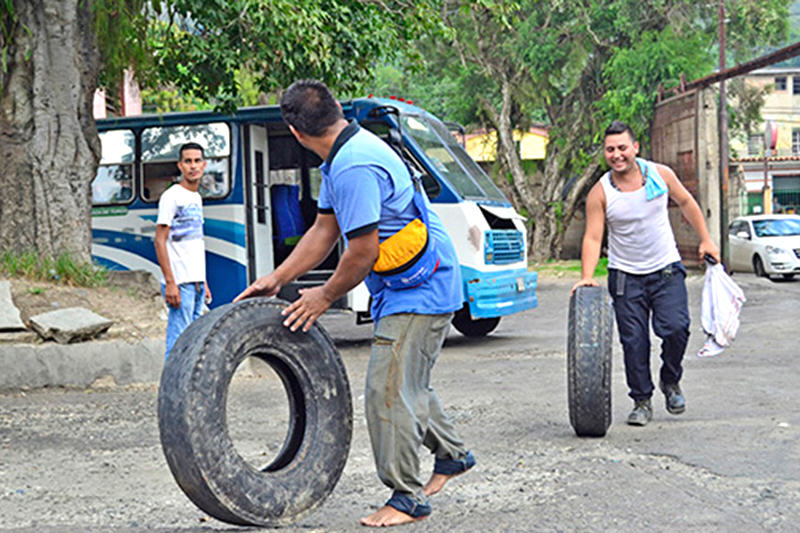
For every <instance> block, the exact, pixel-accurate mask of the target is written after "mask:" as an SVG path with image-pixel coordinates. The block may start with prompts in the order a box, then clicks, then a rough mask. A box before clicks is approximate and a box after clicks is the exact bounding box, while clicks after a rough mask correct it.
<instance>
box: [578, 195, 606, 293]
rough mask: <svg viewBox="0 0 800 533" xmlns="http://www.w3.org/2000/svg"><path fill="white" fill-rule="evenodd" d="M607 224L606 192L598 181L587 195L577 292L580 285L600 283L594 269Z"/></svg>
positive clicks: (594, 285) (593, 285)
mask: <svg viewBox="0 0 800 533" xmlns="http://www.w3.org/2000/svg"><path fill="white" fill-rule="evenodd" d="M605 224H606V210H605V193H604V192H603V186H602V185H601V184H600V182H597V183H596V184H595V185H594V187H592V190H591V191H589V195H588V196H587V197H586V230H585V231H584V233H583V245H582V247H581V279H580V281H578V282H577V283H575V285H573V287H572V292H575V289H577V288H578V287H580V286H584V285H585V286H592V287H596V286H597V285H598V283H597V280H595V279H594V269H595V268H596V267H597V261H598V260H599V259H600V248H601V246H602V244H603V230H604V229H605Z"/></svg>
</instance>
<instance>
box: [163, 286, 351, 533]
mask: <svg viewBox="0 0 800 533" xmlns="http://www.w3.org/2000/svg"><path fill="white" fill-rule="evenodd" d="M284 307H285V302H281V301H279V300H268V299H265V298H256V299H250V300H245V301H242V302H238V303H236V304H228V305H224V306H222V307H219V308H217V309H214V310H213V311H211V312H210V313H208V314H207V315H205V316H203V317H201V318H200V319H198V320H196V321H195V322H193V323H192V324H191V325H190V326H189V327H188V328H187V329H186V330H185V331H184V332H183V334H182V335H181V336H180V337H179V338H178V341H177V342H176V343H175V346H174V347H173V349H172V351H171V353H170V356H169V359H168V360H167V362H166V363H165V366H164V370H163V373H162V375H161V385H160V388H159V392H158V422H159V430H160V433H161V445H162V447H163V449H164V455H165V456H166V458H167V463H168V464H169V467H170V470H171V471H172V474H173V476H174V477H175V480H176V481H177V482H178V485H179V486H180V487H181V489H183V491H184V492H185V493H186V495H187V496H188V497H189V499H191V500H192V501H193V502H194V503H195V504H196V505H197V506H198V507H199V508H200V509H202V510H203V511H205V512H206V513H208V514H209V515H211V516H213V517H215V518H218V519H219V520H223V521H225V522H230V523H232V524H240V525H259V526H282V525H286V524H289V523H292V522H294V521H296V520H298V519H299V518H301V517H303V516H305V515H307V514H308V513H310V512H311V511H312V510H313V509H314V508H315V507H317V506H318V505H319V504H320V503H322V501H323V500H324V499H325V498H326V497H327V496H328V494H330V492H331V491H332V490H333V488H334V486H335V485H336V482H337V481H338V480H339V476H340V475H341V473H342V470H343V469H344V465H345V461H346V460H347V454H348V452H349V449H350V438H351V435H352V428H353V408H352V403H351V398H350V385H349V383H348V380H347V374H346V373H345V368H344V365H343V363H342V360H341V357H340V356H339V353H338V352H337V351H336V348H335V346H334V345H333V342H332V341H331V339H330V337H328V335H327V334H326V333H325V331H324V330H323V329H322V328H321V327H320V326H318V325H314V326H313V327H312V329H311V330H310V331H309V332H308V333H302V332H299V331H298V332H295V333H292V332H291V331H289V329H287V328H286V327H284V326H283V325H282V321H283V320H284V319H283V317H281V315H280V311H281V309H282V308H284ZM248 356H253V357H258V358H260V359H261V360H263V361H264V362H265V363H267V364H268V365H270V366H271V367H272V369H273V370H274V371H275V373H276V374H278V376H280V378H281V381H282V382H283V385H284V387H285V389H286V393H287V396H288V399H289V429H288V432H287V435H286V439H285V441H284V443H283V446H282V448H281V450H280V452H279V453H278V455H277V457H275V459H274V460H273V461H272V462H271V463H270V464H269V465H267V466H265V467H264V468H262V469H258V468H256V467H254V466H252V465H250V464H249V463H247V462H245V460H244V459H243V458H242V457H241V456H240V455H239V453H238V452H237V451H236V449H235V448H234V445H233V443H232V441H231V438H230V435H229V434H228V425H227V420H226V405H227V397H228V387H229V385H230V382H231V378H232V377H233V374H234V372H235V371H236V368H237V367H238V366H239V364H240V363H241V362H242V361H243V360H244V359H245V357H248Z"/></svg>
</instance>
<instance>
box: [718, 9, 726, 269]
mask: <svg viewBox="0 0 800 533" xmlns="http://www.w3.org/2000/svg"><path fill="white" fill-rule="evenodd" d="M718 2H719V71H720V72H723V71H724V70H725V0H718ZM727 184H728V98H727V95H726V93H725V78H722V79H721V80H720V82H719V250H720V255H721V256H722V257H721V258H722V262H723V264H725V265H727V264H728V242H727V239H728V232H727V226H728V209H727V204H728V202H727V198H726V197H725V191H727V189H728V187H727Z"/></svg>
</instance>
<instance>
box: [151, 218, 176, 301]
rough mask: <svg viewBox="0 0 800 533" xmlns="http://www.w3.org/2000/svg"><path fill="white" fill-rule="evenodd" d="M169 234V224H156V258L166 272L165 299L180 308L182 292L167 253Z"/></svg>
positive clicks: (163, 271) (162, 270)
mask: <svg viewBox="0 0 800 533" xmlns="http://www.w3.org/2000/svg"><path fill="white" fill-rule="evenodd" d="M168 235H169V226H166V225H164V224H159V225H157V226H156V238H155V247H156V258H157V259H158V265H159V266H160V267H161V272H162V273H163V274H164V284H165V285H166V288H165V289H164V300H166V302H167V305H169V306H171V307H174V308H176V309H177V308H178V307H180V306H181V292H180V291H179V290H178V285H177V284H176V283H175V275H174V274H173V273H172V265H170V263H169V255H168V254H167V236H168Z"/></svg>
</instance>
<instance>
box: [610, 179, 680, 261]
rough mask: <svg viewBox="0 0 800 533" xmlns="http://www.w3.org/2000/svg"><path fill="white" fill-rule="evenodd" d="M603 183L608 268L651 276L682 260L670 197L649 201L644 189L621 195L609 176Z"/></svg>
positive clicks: (667, 195) (664, 195) (659, 197)
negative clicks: (672, 217)
mask: <svg viewBox="0 0 800 533" xmlns="http://www.w3.org/2000/svg"><path fill="white" fill-rule="evenodd" d="M600 183H602V184H603V191H604V192H605V193H606V225H607V227H608V268H616V269H618V270H622V271H623V272H627V273H629V274H649V273H651V272H655V271H657V270H661V269H662V268H664V267H665V266H667V265H669V264H670V263H674V262H676V261H680V260H681V256H680V253H678V245H677V244H676V243H675V236H674V235H673V234H672V227H671V226H670V224H669V213H668V210H667V202H668V200H669V194H662V195H660V196H657V197H655V198H653V199H652V200H649V201H648V200H647V192H646V191H645V188H644V187H641V188H639V189H637V190H635V191H631V192H621V191H619V190H617V189H616V188H615V187H614V186H613V185H612V184H611V173H610V172H607V173H606V174H605V175H604V176H603V177H602V178H600Z"/></svg>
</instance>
